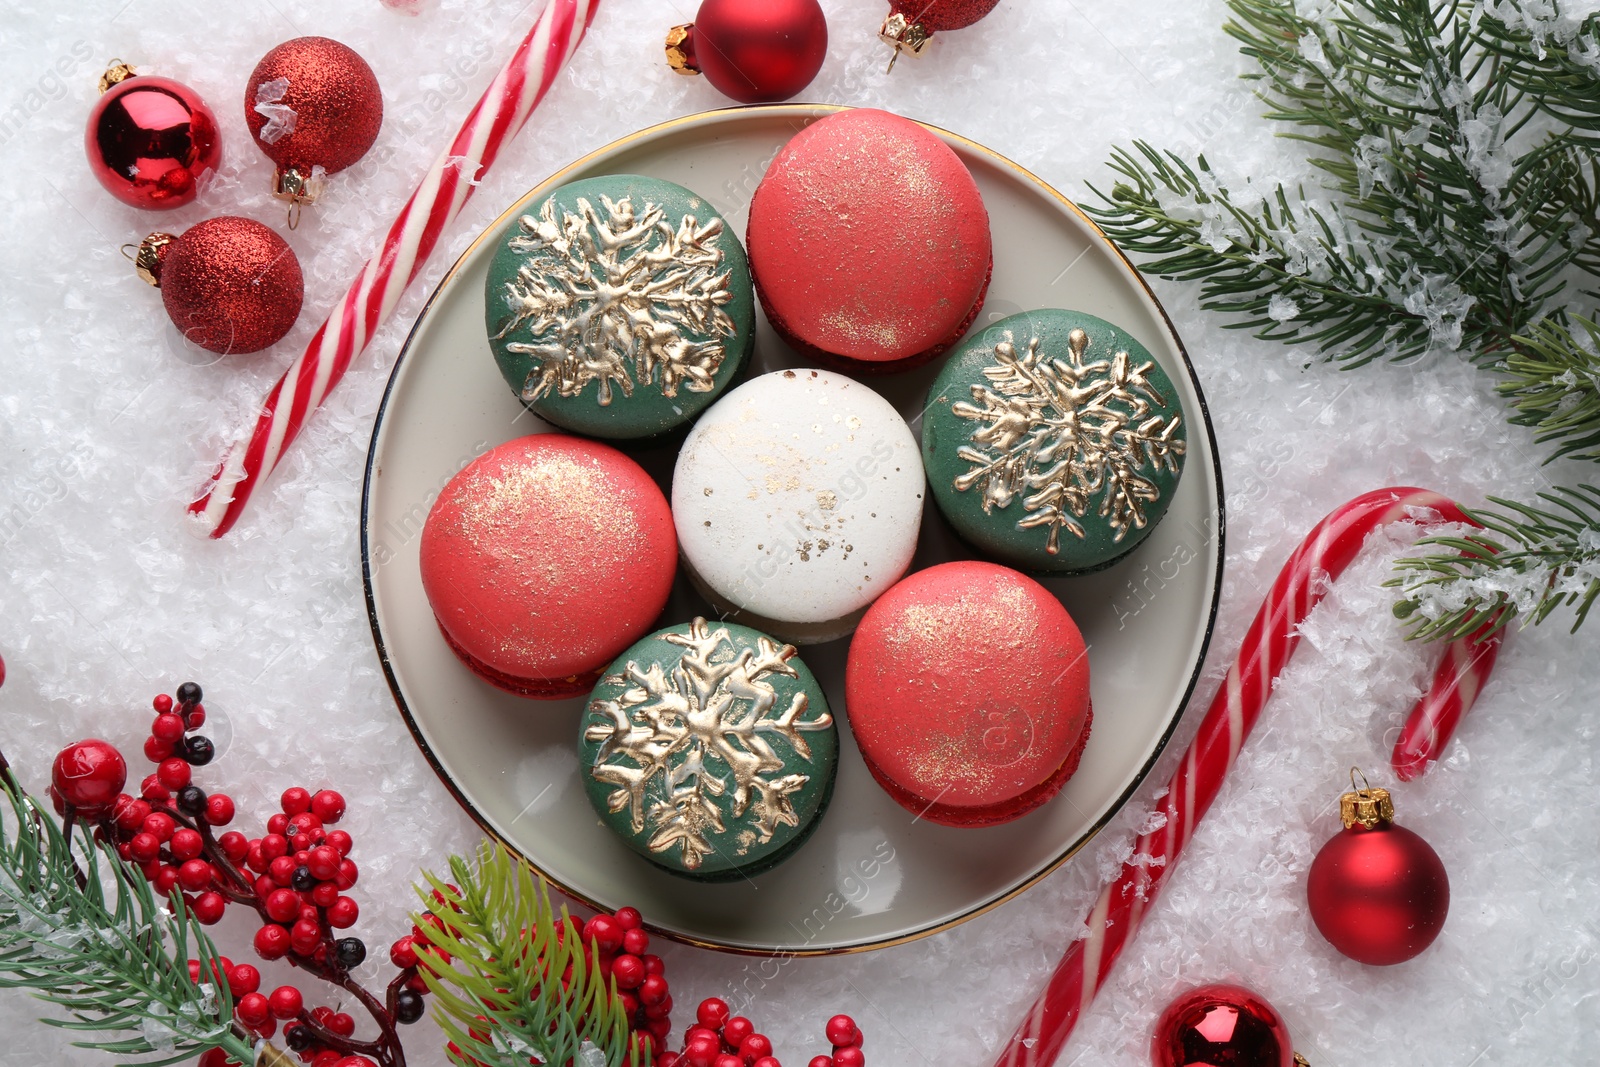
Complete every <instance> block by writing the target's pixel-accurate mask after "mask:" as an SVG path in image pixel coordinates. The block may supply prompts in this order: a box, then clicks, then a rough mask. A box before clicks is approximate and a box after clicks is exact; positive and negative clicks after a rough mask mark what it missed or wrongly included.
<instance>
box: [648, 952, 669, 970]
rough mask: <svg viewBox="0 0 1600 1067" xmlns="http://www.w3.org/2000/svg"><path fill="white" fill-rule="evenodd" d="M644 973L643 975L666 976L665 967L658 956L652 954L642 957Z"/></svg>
mask: <svg viewBox="0 0 1600 1067" xmlns="http://www.w3.org/2000/svg"><path fill="white" fill-rule="evenodd" d="M644 973H645V974H666V973H667V965H666V964H665V963H663V962H662V960H661V957H660V956H657V955H654V954H652V953H646V954H645V957H644Z"/></svg>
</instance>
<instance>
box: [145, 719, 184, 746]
mask: <svg viewBox="0 0 1600 1067" xmlns="http://www.w3.org/2000/svg"><path fill="white" fill-rule="evenodd" d="M150 736H151V737H153V738H155V739H156V740H157V741H165V742H166V743H167V744H168V745H169V746H171V745H172V744H174V743H176V742H178V741H181V740H183V719H182V718H181V717H180V716H177V715H173V714H171V713H168V714H166V715H157V716H156V721H155V722H154V723H152V724H151V726H150Z"/></svg>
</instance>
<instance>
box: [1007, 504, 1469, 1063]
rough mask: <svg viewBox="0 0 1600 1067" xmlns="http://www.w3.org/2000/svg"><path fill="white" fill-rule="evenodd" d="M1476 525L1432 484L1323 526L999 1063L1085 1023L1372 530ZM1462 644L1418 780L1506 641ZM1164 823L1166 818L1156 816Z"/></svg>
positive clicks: (1413, 751) (1030, 1058)
mask: <svg viewBox="0 0 1600 1067" xmlns="http://www.w3.org/2000/svg"><path fill="white" fill-rule="evenodd" d="M1407 520H1410V521H1425V522H1430V523H1432V522H1470V521H1471V520H1470V519H1468V518H1467V516H1466V515H1465V514H1463V513H1462V511H1461V509H1460V507H1458V506H1457V505H1456V504H1455V503H1454V502H1453V501H1451V500H1449V499H1447V498H1446V497H1443V496H1440V495H1439V494H1437V493H1430V492H1428V491H1427V490H1425V489H1409V488H1400V489H1380V490H1378V491H1377V492H1373V493H1368V494H1366V495H1365V496H1361V497H1357V498H1356V499H1355V500H1352V501H1351V502H1350V503H1348V504H1346V505H1345V506H1343V507H1341V508H1339V509H1338V510H1337V511H1335V512H1333V514H1331V515H1329V516H1328V517H1327V518H1325V519H1323V520H1322V522H1320V523H1318V524H1317V527H1316V529H1314V530H1312V531H1311V533H1310V534H1309V535H1307V537H1306V539H1305V540H1304V541H1303V542H1302V543H1301V545H1300V547H1299V548H1298V549H1296V550H1295V553H1294V555H1292V556H1290V557H1289V562H1288V563H1286V564H1284V567H1283V570H1282V571H1281V572H1280V573H1279V575H1278V580H1277V581H1276V582H1274V583H1273V585H1272V591H1271V592H1270V593H1269V594H1268V595H1267V599H1266V602H1265V603H1263V604H1262V605H1261V610H1260V611H1258V612H1257V613H1256V618H1255V621H1254V622H1253V623H1251V624H1250V631H1249V633H1248V634H1246V635H1245V639H1244V645H1243V647H1241V648H1240V650H1239V658H1238V659H1237V660H1235V661H1234V664H1233V668H1232V669H1231V670H1230V671H1228V677H1227V679H1226V680H1225V681H1224V682H1223V685H1222V688H1221V689H1220V690H1219V691H1218V693H1217V695H1216V697H1215V698H1214V699H1213V700H1212V701H1211V707H1210V709H1209V710H1207V712H1206V716H1205V719H1204V720H1202V721H1201V723H1200V732H1199V733H1198V734H1197V735H1196V736H1195V739H1194V741H1193V742H1192V743H1191V744H1190V745H1189V750H1188V752H1186V753H1185V754H1184V757H1183V761H1182V763H1180V764H1179V766H1178V770H1177V772H1176V773H1175V774H1174V775H1173V776H1172V781H1171V782H1169V783H1168V785H1167V792H1166V795H1165V796H1164V797H1163V798H1162V800H1161V804H1160V811H1161V813H1162V814H1163V815H1165V816H1166V820H1165V822H1164V823H1163V824H1162V825H1161V827H1160V828H1159V829H1156V830H1152V831H1150V832H1148V833H1145V834H1142V835H1140V837H1139V839H1138V841H1137V842H1136V843H1135V845H1134V849H1133V855H1134V856H1137V857H1140V861H1139V862H1134V861H1130V862H1127V863H1124V864H1123V866H1122V871H1121V872H1120V873H1119V874H1118V876H1117V878H1116V879H1115V880H1114V881H1112V882H1110V883H1108V884H1107V885H1106V887H1105V888H1104V889H1103V890H1101V892H1100V897H1099V899H1098V900H1096V901H1095V905H1094V908H1093V910H1091V911H1090V913H1089V916H1088V919H1087V925H1088V935H1087V936H1086V937H1084V938H1082V939H1081V940H1079V941H1075V942H1073V945H1072V947H1071V948H1070V949H1068V950H1067V954H1066V956H1065V957H1063V958H1062V960H1061V963H1060V964H1059V965H1057V967H1056V969H1055V973H1054V974H1052V975H1051V976H1050V982H1049V984H1048V985H1047V986H1046V987H1045V990H1044V992H1043V993H1042V994H1040V996H1039V999H1038V1000H1037V1001H1035V1002H1034V1005H1033V1008H1032V1010H1030V1011H1029V1012H1028V1017H1027V1018H1026V1019H1025V1020H1023V1023H1022V1025H1021V1026H1020V1027H1018V1029H1017V1032H1016V1033H1015V1034H1014V1035H1012V1037H1011V1040H1010V1041H1009V1042H1007V1044H1006V1045H1005V1047H1004V1048H1003V1049H1002V1050H1001V1053H1000V1058H999V1059H998V1060H997V1061H996V1064H997V1067H1049V1065H1050V1064H1052V1063H1054V1062H1055V1059H1056V1056H1057V1054H1058V1053H1059V1052H1060V1051H1061V1046H1062V1045H1064V1044H1065V1043H1066V1041H1067V1038H1068V1037H1069V1036H1070V1035H1071V1033H1072V1030H1073V1027H1074V1026H1076V1025H1077V1022H1078V1019H1079V1017H1080V1016H1082V1015H1083V1013H1084V1012H1085V1011H1087V1010H1088V1008H1089V1005H1090V1003H1092V1002H1093V1000H1094V995H1095V994H1096V993H1097V992H1099V990H1100V987H1101V985H1103V984H1104V983H1105V980H1106V978H1107V977H1108V976H1109V975H1110V973H1111V968H1112V967H1113V966H1114V965H1115V964H1116V962H1117V957H1118V956H1119V955H1120V954H1121V952H1122V949H1123V947H1124V946H1125V945H1126V944H1127V943H1128V940H1129V939H1130V938H1131V937H1133V935H1134V933H1135V932H1136V931H1137V930H1138V929H1139V923H1140V921H1141V919H1143V917H1144V913H1145V910H1146V909H1147V908H1148V907H1149V906H1150V905H1151V903H1152V902H1153V901H1154V900H1155V898H1156V894H1157V893H1158V892H1159V891H1160V889H1161V886H1162V884H1163V882H1164V881H1165V879H1166V878H1167V877H1168V876H1169V875H1170V874H1171V872H1172V868H1173V866H1174V864H1175V863H1176V862H1177V859H1178V855H1179V853H1180V852H1182V851H1183V846H1184V845H1185V844H1187V843H1188V841H1189V839H1190V838H1191V837H1192V836H1193V835H1194V830H1195V827H1196V826H1198V825H1199V823H1200V819H1201V818H1202V817H1203V816H1204V815H1205V813H1206V809H1208V808H1209V807H1210V806H1211V802H1212V801H1213V800H1215V799H1216V796H1217V793H1218V792H1219V791H1220V790H1221V789H1222V783H1223V781H1224V780H1225V779H1226V778H1227V776H1228V771H1229V769H1230V768H1232V766H1233V762H1234V760H1235V759H1236V758H1237V757H1238V755H1239V749H1240V747H1241V746H1242V745H1243V744H1244V742H1245V738H1247V737H1249V736H1250V730H1251V728H1252V727H1254V726H1255V724H1256V719H1257V718H1259V717H1260V715H1261V709H1262V708H1263V707H1265V706H1266V703H1267V700H1268V698H1269V697H1271V695H1272V681H1273V679H1274V678H1276V677H1277V676H1278V672H1279V671H1281V670H1282V669H1283V667H1284V665H1285V664H1286V663H1288V662H1289V657H1290V655H1291V654H1292V653H1293V652H1294V650H1295V646H1297V645H1298V644H1299V643H1300V636H1299V634H1298V632H1297V628H1298V627H1299V625H1300V623H1301V622H1302V621H1304V620H1305V618H1306V616H1307V615H1309V614H1310V613H1311V609H1312V608H1313V607H1315V606H1316V604H1317V602H1318V601H1319V600H1321V599H1322V597H1323V596H1324V595H1325V593H1326V592H1327V589H1328V586H1329V584H1330V583H1331V582H1332V580H1333V579H1334V578H1336V577H1338V575H1339V574H1340V572H1342V571H1343V570H1344V569H1345V568H1346V567H1347V566H1349V564H1350V561H1351V560H1353V559H1355V557H1356V555H1357V554H1358V553H1359V552H1360V551H1361V546H1362V544H1363V543H1364V542H1365V541H1366V539H1367V535H1368V534H1369V533H1371V532H1372V531H1373V530H1375V529H1377V528H1378V527H1380V526H1386V525H1388V524H1389V523H1392V522H1403V521H1407ZM1472 641H1473V638H1471V637H1467V638H1462V639H1460V640H1458V641H1455V642H1452V643H1451V644H1450V645H1449V646H1448V647H1447V649H1446V652H1445V658H1444V662H1443V664H1442V665H1441V666H1440V668H1439V671H1438V673H1437V674H1436V675H1435V676H1434V679H1433V685H1432V688H1431V689H1430V691H1429V693H1428V695H1427V696H1425V697H1423V699H1422V701H1421V702H1420V703H1419V704H1418V705H1417V707H1416V709H1415V710H1414V711H1413V712H1412V713H1411V719H1410V721H1409V722H1408V724H1407V727H1406V730H1405V733H1404V734H1403V736H1402V738H1401V741H1400V744H1399V745H1397V746H1396V748H1395V754H1394V760H1395V768H1396V770H1397V771H1398V772H1399V773H1400V775H1401V776H1402V777H1405V778H1413V777H1416V776H1417V775H1418V774H1420V773H1422V771H1423V770H1424V769H1425V768H1426V765H1427V762H1428V761H1429V760H1431V759H1437V758H1438V754H1439V752H1440V750H1442V749H1443V747H1444V745H1445V743H1446V742H1448V741H1449V739H1450V734H1451V733H1452V732H1453V731H1454V729H1455V725H1456V723H1457V722H1458V721H1459V720H1460V718H1461V715H1462V713H1463V712H1464V711H1465V710H1466V709H1467V708H1469V707H1471V706H1472V702H1473V701H1474V700H1475V699H1476V698H1477V695H1478V693H1479V691H1480V690H1481V689H1482V687H1483V684H1484V682H1485V681H1486V680H1487V679H1488V676H1489V672H1490V671H1491V670H1492V669H1493V667H1494V661H1495V653H1496V650H1497V649H1498V644H1499V639H1498V637H1495V638H1492V639H1491V640H1490V642H1487V643H1484V644H1479V645H1476V646H1475V645H1473V644H1472ZM1156 821H1159V820H1156Z"/></svg>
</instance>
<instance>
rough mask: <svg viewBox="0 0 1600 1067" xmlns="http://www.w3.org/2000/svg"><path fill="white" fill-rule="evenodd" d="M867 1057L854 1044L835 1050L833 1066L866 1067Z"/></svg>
mask: <svg viewBox="0 0 1600 1067" xmlns="http://www.w3.org/2000/svg"><path fill="white" fill-rule="evenodd" d="M866 1065H867V1057H866V1054H865V1053H863V1052H862V1051H861V1050H860V1049H858V1048H856V1047H855V1046H854V1045H846V1046H845V1047H844V1048H840V1049H834V1050H833V1067H866Z"/></svg>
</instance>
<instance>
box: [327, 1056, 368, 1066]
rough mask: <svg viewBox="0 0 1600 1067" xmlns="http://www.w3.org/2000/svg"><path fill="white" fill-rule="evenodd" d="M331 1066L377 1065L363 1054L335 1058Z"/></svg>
mask: <svg viewBox="0 0 1600 1067" xmlns="http://www.w3.org/2000/svg"><path fill="white" fill-rule="evenodd" d="M333 1067H378V1065H377V1064H376V1063H373V1062H372V1061H371V1060H369V1059H367V1058H366V1057H365V1056H346V1057H345V1058H344V1059H342V1060H336V1061H335V1062H334V1064H333Z"/></svg>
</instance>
